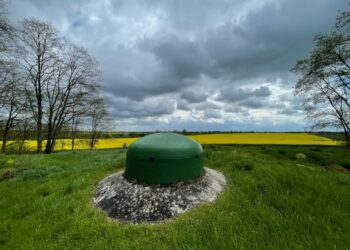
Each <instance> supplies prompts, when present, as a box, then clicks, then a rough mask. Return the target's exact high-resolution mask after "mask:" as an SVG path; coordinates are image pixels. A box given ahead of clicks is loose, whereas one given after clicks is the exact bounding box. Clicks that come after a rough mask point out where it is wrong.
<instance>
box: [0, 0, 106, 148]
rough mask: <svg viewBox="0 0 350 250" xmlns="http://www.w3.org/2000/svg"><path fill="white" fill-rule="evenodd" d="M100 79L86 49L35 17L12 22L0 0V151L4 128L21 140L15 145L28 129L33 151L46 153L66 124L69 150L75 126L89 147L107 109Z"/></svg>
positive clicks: (6, 136) (6, 135) (6, 134)
mask: <svg viewBox="0 0 350 250" xmlns="http://www.w3.org/2000/svg"><path fill="white" fill-rule="evenodd" d="M100 80H101V79H100V71H99V65H98V62H97V61H96V59H95V58H93V57H92V56H91V55H90V54H89V53H88V51H87V50H86V49H84V48H82V47H80V46H78V45H76V44H74V43H72V42H71V41H69V40H68V39H67V38H65V37H63V36H61V35H60V34H59V32H58V31H57V30H56V29H55V28H54V27H53V26H52V25H51V24H50V23H47V22H44V21H41V20H38V19H35V18H29V19H24V20H23V21H21V22H19V24H17V25H12V24H11V23H10V21H9V20H8V18H7V16H6V8H5V6H4V2H3V1H1V0H0V116H1V126H2V129H1V132H2V134H1V137H2V145H1V152H5V151H6V146H7V143H8V140H9V135H10V134H14V133H15V134H16V138H17V140H18V141H20V142H22V144H20V146H19V150H20V151H21V148H22V147H23V145H24V143H25V140H26V139H27V138H28V133H29V132H30V131H34V133H35V138H36V141H37V149H36V151H37V153H41V152H45V153H51V152H52V151H53V150H54V147H55V144H56V139H57V138H58V136H59V134H60V133H61V132H62V129H67V127H69V128H70V135H71V139H72V149H73V150H74V144H75V143H74V142H75V135H76V133H77V131H78V130H79V129H86V130H89V132H90V135H91V138H90V147H91V148H94V145H95V143H96V141H97V134H98V132H99V131H100V130H101V128H102V127H103V121H104V120H105V119H106V117H107V115H108V112H107V108H106V104H105V102H104V98H103V96H102V94H101V90H100ZM44 142H45V143H44Z"/></svg>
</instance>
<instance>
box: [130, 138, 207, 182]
mask: <svg viewBox="0 0 350 250" xmlns="http://www.w3.org/2000/svg"><path fill="white" fill-rule="evenodd" d="M203 156H204V154H203V149H202V146H201V145H200V144H199V143H198V142H196V141H194V140H192V139H190V138H188V137H185V136H183V135H179V134H175V133H156V134H151V135H147V136H145V137H143V138H141V139H139V140H137V141H136V142H134V143H133V144H131V145H130V147H129V149H128V151H127V153H126V178H127V179H129V180H136V181H137V182H139V183H147V184H172V183H176V182H179V181H188V180H191V179H194V178H196V177H199V176H200V175H201V174H202V172H203Z"/></svg>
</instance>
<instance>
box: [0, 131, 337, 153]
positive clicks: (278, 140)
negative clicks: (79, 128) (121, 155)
mask: <svg viewBox="0 0 350 250" xmlns="http://www.w3.org/2000/svg"><path fill="white" fill-rule="evenodd" d="M189 137H190V138H192V139H194V140H196V141H198V142H199V143H201V144H203V145H205V144H257V145H263V144H266V145H269V144H270V145H272V144H276V145H323V146H337V145H341V144H342V143H341V142H340V141H335V140H332V139H329V138H326V137H321V136H317V135H313V134H307V133H231V134H202V135H190V136H189ZM138 139H139V138H115V139H99V140H98V142H97V144H96V146H95V148H96V149H109V148H122V147H124V146H129V145H130V144H131V143H133V142H134V141H136V140H138ZM10 143H11V142H10ZM12 143H14V142H12ZM0 145H1V143H0ZM43 145H45V142H44V144H43ZM26 147H27V148H29V149H31V150H35V148H36V141H35V140H29V141H27V142H26ZM70 149H71V140H70V139H60V140H57V143H56V146H55V150H56V151H61V150H70ZM75 149H89V141H88V140H85V139H78V140H76V142H75Z"/></svg>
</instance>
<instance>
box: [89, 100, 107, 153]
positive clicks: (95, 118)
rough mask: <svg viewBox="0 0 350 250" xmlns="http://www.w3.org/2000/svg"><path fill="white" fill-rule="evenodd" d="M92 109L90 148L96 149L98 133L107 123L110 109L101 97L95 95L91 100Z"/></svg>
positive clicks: (90, 116)
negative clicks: (108, 109)
mask: <svg viewBox="0 0 350 250" xmlns="http://www.w3.org/2000/svg"><path fill="white" fill-rule="evenodd" d="M89 106H90V111H89V113H88V120H89V121H90V142H89V145H90V149H91V150H92V149H94V147H95V145H96V143H97V138H98V134H99V133H100V132H101V131H102V129H103V128H105V127H106V125H107V117H108V111H107V108H106V105H105V102H104V99H103V98H101V97H98V96H97V97H94V98H93V99H91V101H90V105H89Z"/></svg>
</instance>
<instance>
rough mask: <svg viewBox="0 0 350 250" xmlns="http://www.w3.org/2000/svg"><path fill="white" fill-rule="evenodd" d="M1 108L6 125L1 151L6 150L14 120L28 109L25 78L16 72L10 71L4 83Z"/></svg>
mask: <svg viewBox="0 0 350 250" xmlns="http://www.w3.org/2000/svg"><path fill="white" fill-rule="evenodd" d="M2 88H3V89H4V90H3V91H2V93H3V94H2V96H1V106H2V108H1V110H2V113H3V114H4V116H5V125H4V129H3V133H2V145H1V153H4V152H5V150H6V144H7V140H8V134H9V131H10V129H11V128H12V126H13V125H14V121H15V120H16V119H17V118H19V116H20V115H21V114H22V113H23V112H24V111H25V110H26V107H27V105H26V98H25V95H24V93H25V91H24V84H23V79H22V78H21V77H20V76H19V74H17V73H15V72H11V73H9V76H8V77H7V81H6V82H5V83H3V84H2Z"/></svg>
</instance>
